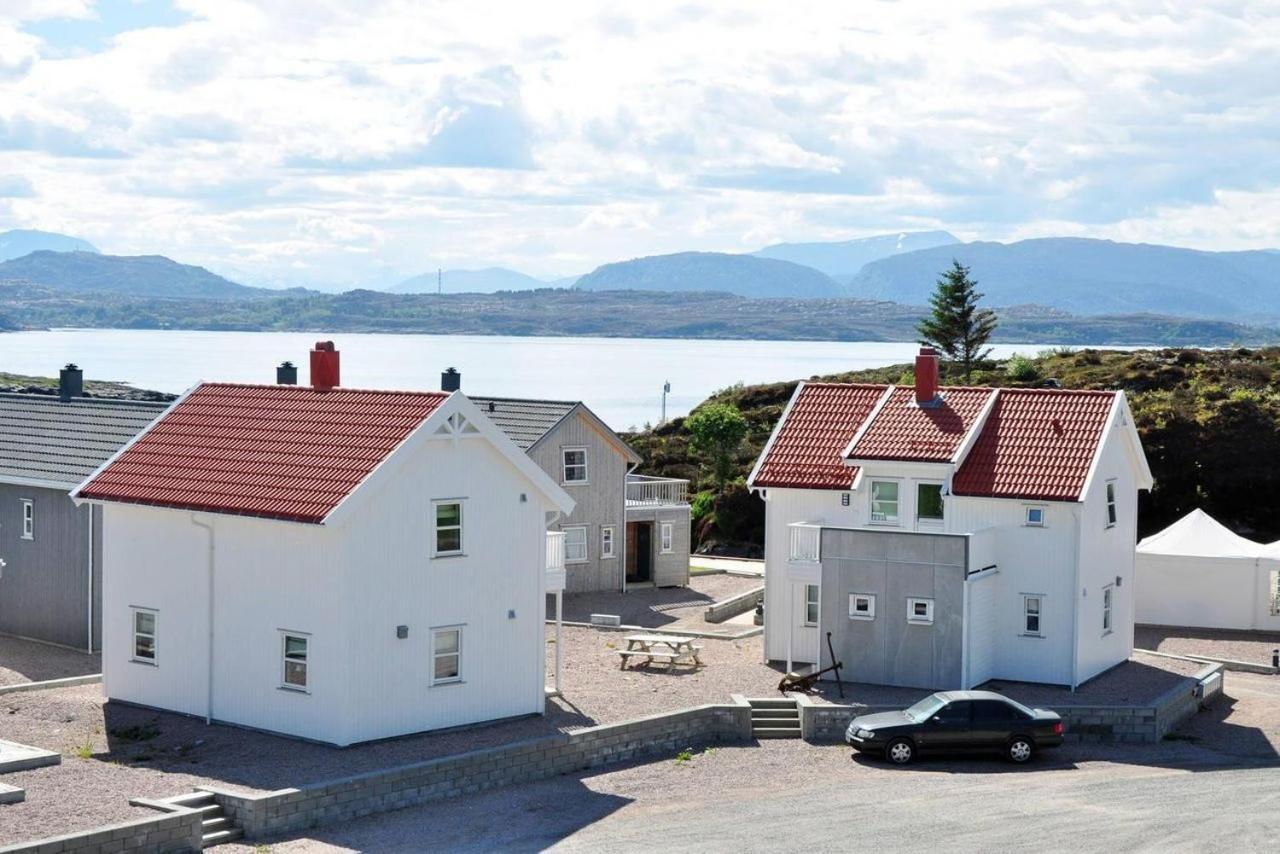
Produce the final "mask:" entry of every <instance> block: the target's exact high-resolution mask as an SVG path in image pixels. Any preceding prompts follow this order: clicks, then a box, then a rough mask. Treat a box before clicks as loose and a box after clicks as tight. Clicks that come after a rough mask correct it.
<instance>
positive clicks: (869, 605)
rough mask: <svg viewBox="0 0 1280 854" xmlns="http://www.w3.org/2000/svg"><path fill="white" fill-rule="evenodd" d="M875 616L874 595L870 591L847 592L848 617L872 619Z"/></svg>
mask: <svg viewBox="0 0 1280 854" xmlns="http://www.w3.org/2000/svg"><path fill="white" fill-rule="evenodd" d="M875 618H876V597H875V596H873V595H872V594H870V593H850V594H849V619H851V620H874V619H875Z"/></svg>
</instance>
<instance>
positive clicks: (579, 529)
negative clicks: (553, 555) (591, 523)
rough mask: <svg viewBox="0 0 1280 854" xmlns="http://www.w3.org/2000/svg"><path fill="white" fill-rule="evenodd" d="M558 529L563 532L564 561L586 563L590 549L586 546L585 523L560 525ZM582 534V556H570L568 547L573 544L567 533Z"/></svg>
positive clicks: (589, 558)
mask: <svg viewBox="0 0 1280 854" xmlns="http://www.w3.org/2000/svg"><path fill="white" fill-rule="evenodd" d="M560 530H561V531H562V532H564V562H565V563H587V562H588V561H589V560H591V550H590V549H589V548H588V547H587V526H586V525H562V526H561V527H560ZM571 533H572V534H575V535H576V534H579V533H580V534H581V535H582V557H571V556H570V553H569V549H570V548H571V547H572V546H573V545H574V544H573V543H571V542H570V541H569V534H571Z"/></svg>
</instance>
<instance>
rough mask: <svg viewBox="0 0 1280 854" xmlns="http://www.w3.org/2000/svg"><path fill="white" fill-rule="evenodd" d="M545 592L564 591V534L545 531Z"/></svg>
mask: <svg viewBox="0 0 1280 854" xmlns="http://www.w3.org/2000/svg"><path fill="white" fill-rule="evenodd" d="M546 563H547V592H548V593H555V592H556V591H557V590H563V589H564V532H563V531H547V557H546Z"/></svg>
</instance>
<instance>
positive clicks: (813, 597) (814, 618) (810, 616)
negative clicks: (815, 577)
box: [804, 584, 822, 626]
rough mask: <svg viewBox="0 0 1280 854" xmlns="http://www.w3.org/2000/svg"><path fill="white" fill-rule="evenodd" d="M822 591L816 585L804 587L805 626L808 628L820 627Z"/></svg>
mask: <svg viewBox="0 0 1280 854" xmlns="http://www.w3.org/2000/svg"><path fill="white" fill-rule="evenodd" d="M821 597H822V591H821V588H820V587H818V585H816V584H806V585H805V586H804V624H805V625H806V626H816V625H818V603H819V601H820V600H821Z"/></svg>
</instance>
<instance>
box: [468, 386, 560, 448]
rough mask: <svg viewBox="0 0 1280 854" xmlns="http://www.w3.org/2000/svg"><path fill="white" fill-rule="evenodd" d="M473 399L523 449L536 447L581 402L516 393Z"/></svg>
mask: <svg viewBox="0 0 1280 854" xmlns="http://www.w3.org/2000/svg"><path fill="white" fill-rule="evenodd" d="M467 396H468V397H471V395H467ZM471 402H472V403H474V404H475V405H476V406H478V407H480V409H481V411H482V412H484V413H485V414H486V415H488V416H489V420H490V421H492V422H493V423H494V424H497V425H498V427H499V428H500V429H501V430H502V432H503V433H506V434H507V438H508V439H510V440H511V441H513V442H515V443H516V447H517V448H519V449H520V450H522V451H527V450H529V449H530V448H531V447H533V445H534V444H535V443H536V442H537V441H538V440H539V439H541V438H542V437H543V436H545V435H547V432H548V431H550V430H551V428H552V427H555V426H556V425H557V424H559V423H560V422H561V421H562V420H563V419H564V417H565V416H566V415H568V414H569V413H570V412H572V411H573V408H574V407H575V406H577V405H578V404H577V403H575V402H572V401H567V400H522V399H520V398H516V397H471Z"/></svg>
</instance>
